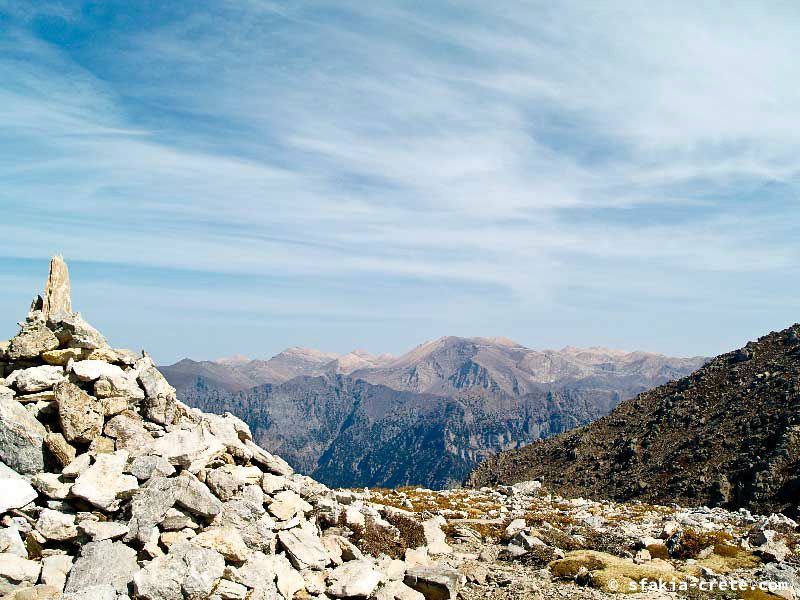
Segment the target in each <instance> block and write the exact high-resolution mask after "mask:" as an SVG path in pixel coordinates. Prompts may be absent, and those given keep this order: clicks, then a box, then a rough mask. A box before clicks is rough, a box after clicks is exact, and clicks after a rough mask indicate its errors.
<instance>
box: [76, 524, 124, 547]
mask: <svg viewBox="0 0 800 600" xmlns="http://www.w3.org/2000/svg"><path fill="white" fill-rule="evenodd" d="M78 529H79V530H80V531H81V533H83V534H84V535H86V536H87V537H89V538H91V539H92V541H94V542H102V541H103V540H114V539H117V538H121V537H123V536H125V535H128V533H129V531H130V530H129V529H128V526H127V525H125V523H117V522H115V521H81V522H80V523H79V524H78Z"/></svg>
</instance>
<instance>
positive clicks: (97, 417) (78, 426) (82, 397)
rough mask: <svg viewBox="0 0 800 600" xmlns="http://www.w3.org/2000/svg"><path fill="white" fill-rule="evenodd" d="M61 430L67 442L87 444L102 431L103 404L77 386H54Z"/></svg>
mask: <svg viewBox="0 0 800 600" xmlns="http://www.w3.org/2000/svg"><path fill="white" fill-rule="evenodd" d="M54 389H55V393H56V403H57V404H58V417H59V421H60V423H61V430H62V432H63V433H64V437H65V438H66V439H67V441H69V442H79V443H89V442H91V441H92V440H93V439H94V438H96V437H97V436H98V435H100V432H101V431H102V429H103V421H104V417H105V413H104V411H103V404H102V402H100V401H99V400H98V399H97V398H95V397H94V396H90V395H89V394H87V393H86V392H84V391H83V390H82V389H80V388H79V387H78V386H76V385H75V384H73V383H69V382H62V383H59V384H57V385H56V386H55V388H54Z"/></svg>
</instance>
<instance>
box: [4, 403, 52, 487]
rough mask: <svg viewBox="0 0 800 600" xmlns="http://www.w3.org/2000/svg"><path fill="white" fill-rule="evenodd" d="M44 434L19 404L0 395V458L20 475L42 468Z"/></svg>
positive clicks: (38, 470) (41, 427)
mask: <svg viewBox="0 0 800 600" xmlns="http://www.w3.org/2000/svg"><path fill="white" fill-rule="evenodd" d="M46 435H47V430H46V429H45V428H44V425H42V424H41V423H40V422H39V421H38V420H36V418H34V417H33V416H32V415H31V413H29V412H28V411H27V410H25V407H24V406H23V405H22V404H20V403H19V402H17V401H16V400H14V399H12V398H8V397H6V396H0V461H2V462H4V463H5V464H6V465H8V466H9V467H11V468H12V469H14V470H15V471H17V472H18V473H22V474H23V475H25V474H29V473H38V472H40V471H44V438H45V436H46Z"/></svg>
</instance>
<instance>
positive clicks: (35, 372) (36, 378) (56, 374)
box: [7, 365, 65, 394]
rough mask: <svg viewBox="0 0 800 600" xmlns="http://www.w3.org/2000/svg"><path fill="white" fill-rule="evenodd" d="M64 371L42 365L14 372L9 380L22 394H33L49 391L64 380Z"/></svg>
mask: <svg viewBox="0 0 800 600" xmlns="http://www.w3.org/2000/svg"><path fill="white" fill-rule="evenodd" d="M64 377H65V375H64V369H63V368H61V367H55V366H52V365H42V366H39V367H30V368H28V369H20V370H18V371H14V372H13V373H11V375H10V376H9V377H8V378H7V381H9V382H10V383H12V384H13V385H14V386H15V387H16V388H17V390H19V391H20V393H23V394H33V393H35V392H41V391H43V390H49V389H50V388H52V387H53V386H54V385H55V384H57V383H58V382H59V381H63V380H64Z"/></svg>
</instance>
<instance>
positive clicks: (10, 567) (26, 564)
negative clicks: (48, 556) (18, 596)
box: [0, 554, 42, 585]
mask: <svg viewBox="0 0 800 600" xmlns="http://www.w3.org/2000/svg"><path fill="white" fill-rule="evenodd" d="M41 570H42V567H41V565H40V564H39V563H38V562H37V561H35V560H28V559H26V558H22V557H19V556H17V555H16V554H0V581H2V578H5V579H7V580H10V581H12V582H14V583H18V584H19V583H24V584H30V585H33V584H34V583H36V582H37V581H38V579H39V573H40V572H41Z"/></svg>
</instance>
